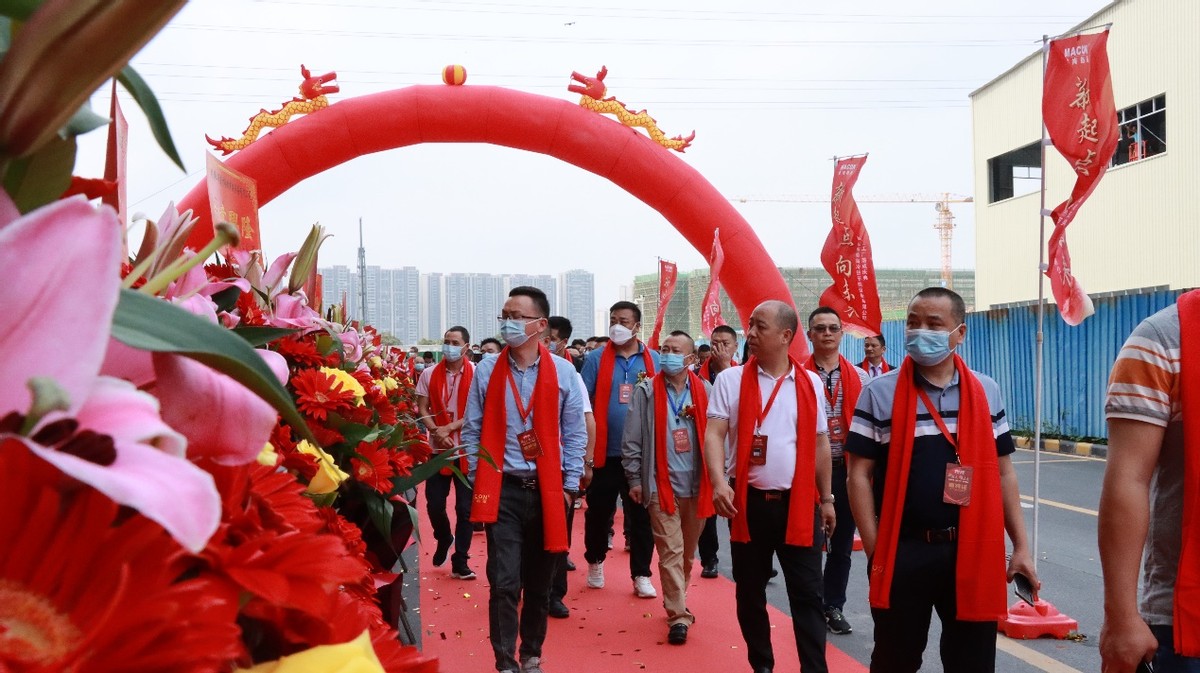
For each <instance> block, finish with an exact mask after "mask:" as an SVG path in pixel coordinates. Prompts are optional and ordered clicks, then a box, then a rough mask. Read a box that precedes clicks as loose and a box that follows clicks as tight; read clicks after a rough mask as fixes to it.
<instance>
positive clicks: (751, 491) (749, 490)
mask: <svg viewBox="0 0 1200 673" xmlns="http://www.w3.org/2000/svg"><path fill="white" fill-rule="evenodd" d="M790 492H791V489H783V490H781V491H767V490H763V489H761V488H754V487H753V486H750V485H747V486H746V497H749V496H751V495H761V496H762V499H763V500H766V501H767V502H771V501H774V500H783V499H784V498H786V497H787V494H788V493H790Z"/></svg>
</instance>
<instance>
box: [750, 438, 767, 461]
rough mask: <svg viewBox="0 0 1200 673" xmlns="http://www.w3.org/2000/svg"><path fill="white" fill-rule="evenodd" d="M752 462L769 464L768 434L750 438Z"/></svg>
mask: <svg viewBox="0 0 1200 673" xmlns="http://www.w3.org/2000/svg"><path fill="white" fill-rule="evenodd" d="M750 464H751V465H766V464H767V436H766V435H754V436H753V437H751V438H750Z"/></svg>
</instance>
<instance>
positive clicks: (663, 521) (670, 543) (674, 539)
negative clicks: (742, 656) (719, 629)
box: [646, 493, 704, 625]
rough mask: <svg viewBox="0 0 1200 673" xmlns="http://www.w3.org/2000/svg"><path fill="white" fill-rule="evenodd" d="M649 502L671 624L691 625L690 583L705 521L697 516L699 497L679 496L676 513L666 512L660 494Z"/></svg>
mask: <svg viewBox="0 0 1200 673" xmlns="http://www.w3.org/2000/svg"><path fill="white" fill-rule="evenodd" d="M646 504H647V509H648V510H649V512H650V530H651V531H653V532H654V546H655V547H657V548H658V576H659V579H660V581H661V582H662V590H663V607H664V608H666V609H667V623H669V624H671V625H675V624H688V625H690V624H692V623H693V622H695V621H696V617H695V616H694V615H692V613H691V612H689V611H688V609H687V586H688V583H690V582H691V579H692V560H693V559H694V558H695V557H696V545H697V542H698V541H699V539H700V531H701V530H702V529H703V528H704V520H703V519H698V518H696V498H676V499H675V513H674V514H667V513H665V512H663V511H662V508H661V507H659V504H658V494H657V493H654V494H652V495H651V496H650V498H649V501H648V502H647V503H646Z"/></svg>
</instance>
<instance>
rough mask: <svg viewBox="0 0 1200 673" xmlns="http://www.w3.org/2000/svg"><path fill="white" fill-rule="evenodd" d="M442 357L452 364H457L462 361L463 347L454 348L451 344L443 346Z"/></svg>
mask: <svg viewBox="0 0 1200 673" xmlns="http://www.w3.org/2000/svg"><path fill="white" fill-rule="evenodd" d="M442 356H443V357H445V358H446V359H447V360H449V361H451V362H457V361H458V360H461V359H462V356H463V348H462V346H452V345H450V344H442Z"/></svg>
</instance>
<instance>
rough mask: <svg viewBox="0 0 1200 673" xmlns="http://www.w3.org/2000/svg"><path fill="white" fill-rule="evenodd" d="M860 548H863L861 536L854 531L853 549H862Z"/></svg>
mask: <svg viewBox="0 0 1200 673" xmlns="http://www.w3.org/2000/svg"><path fill="white" fill-rule="evenodd" d="M862 550H863V546H862V538H861V537H859V536H858V533H855V534H854V551H862Z"/></svg>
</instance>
